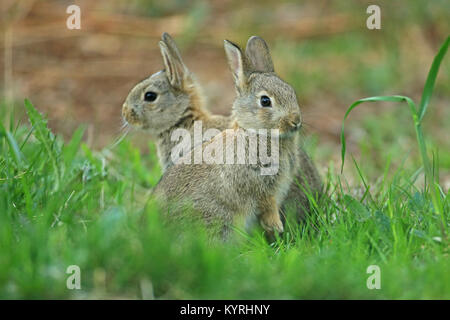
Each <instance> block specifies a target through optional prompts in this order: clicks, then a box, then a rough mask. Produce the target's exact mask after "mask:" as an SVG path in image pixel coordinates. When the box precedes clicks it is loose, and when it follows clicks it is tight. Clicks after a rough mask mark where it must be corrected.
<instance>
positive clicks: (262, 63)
mask: <svg viewBox="0 0 450 320" xmlns="http://www.w3.org/2000/svg"><path fill="white" fill-rule="evenodd" d="M245 54H246V56H247V57H248V59H249V60H250V61H251V63H252V67H253V70H254V71H260V72H274V67H273V62H272V57H271V56H270V51H269V46H268V45H267V43H266V42H265V41H264V40H263V39H262V38H260V37H257V36H252V37H250V39H248V42H247V47H246V49H245Z"/></svg>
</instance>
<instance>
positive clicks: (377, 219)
mask: <svg viewBox="0 0 450 320" xmlns="http://www.w3.org/2000/svg"><path fill="white" fill-rule="evenodd" d="M446 45H447V46H448V39H447V42H446ZM441 53H443V54H445V51H444V52H443V51H442V50H441ZM443 54H442V55H441V56H439V55H438V56H437V60H439V61H438V63H437V65H436V64H434V66H435V67H437V68H438V67H439V63H440V59H442V57H443ZM435 62H436V61H435ZM433 70H434V71H433ZM437 71H438V69H436V68H435V69H433V68H431V71H430V74H429V78H428V81H427V83H426V85H425V90H424V93H423V97H425V98H424V99H423V100H422V101H421V102H420V103H419V102H417V103H416V105H410V108H408V105H407V104H406V103H405V102H404V100H405V98H400V97H390V98H374V99H372V100H387V101H390V102H384V103H386V104H389V103H390V104H393V105H394V106H395V108H392V110H391V111H389V112H387V113H385V114H384V116H380V117H377V116H372V117H367V118H365V120H364V121H363V123H362V124H361V125H362V126H363V127H365V128H367V132H369V133H370V132H372V131H371V130H373V128H383V131H382V133H383V134H386V133H387V134H388V133H389V132H395V134H396V137H397V138H398V139H393V140H392V141H391V142H390V144H389V145H387V146H386V145H383V144H382V143H380V141H385V140H386V139H384V138H383V137H382V134H380V132H379V131H377V130H374V131H375V132H373V134H369V135H367V136H365V138H364V139H363V140H361V142H360V147H361V150H362V155H361V158H362V159H364V156H365V154H364V152H365V150H366V152H367V153H369V152H372V153H373V152H376V153H377V154H378V156H377V158H376V159H368V160H367V161H358V160H356V159H353V158H352V156H351V154H350V153H349V152H348V151H347V154H346V156H345V158H346V162H345V166H346V167H351V170H348V171H345V172H350V171H351V172H353V173H354V174H353V175H351V174H350V173H346V174H341V171H340V167H339V165H338V164H335V163H333V162H330V164H329V167H328V170H327V174H326V175H324V176H323V179H324V182H325V185H326V194H327V196H326V197H324V198H323V199H322V200H321V201H320V202H314V201H313V200H312V208H313V209H312V210H311V212H310V216H309V218H308V219H307V221H306V222H305V223H304V224H301V225H297V224H290V225H288V226H286V228H285V229H286V232H285V233H284V234H283V235H282V236H281V237H279V238H278V239H277V240H276V241H275V242H273V243H268V242H267V241H266V239H265V237H264V235H263V233H262V231H261V230H259V229H258V230H255V231H253V232H251V233H247V232H245V231H243V230H236V232H235V237H234V239H233V241H231V242H228V243H221V242H213V243H211V242H209V241H207V237H206V235H205V234H204V232H202V230H201V229H198V228H194V229H193V230H178V229H177V228H176V227H173V226H167V225H166V224H164V222H163V220H162V217H161V213H160V212H158V209H157V207H156V206H155V204H154V203H153V202H152V201H151V198H150V192H151V187H152V186H154V185H155V184H156V183H157V182H158V180H159V178H160V176H161V172H160V168H159V165H158V163H157V158H156V153H155V147H154V146H153V145H152V144H151V143H149V146H148V147H149V150H150V152H149V153H148V155H145V156H144V155H142V154H141V152H140V149H139V148H137V147H136V146H134V145H133V139H132V138H129V137H125V138H123V139H118V140H117V141H112V142H111V144H110V145H109V146H108V147H105V148H103V149H101V150H94V149H91V148H89V147H88V146H87V144H85V143H84V142H83V136H84V131H85V130H84V129H83V127H81V128H80V129H78V130H76V131H75V132H74V133H73V135H72V137H71V139H67V140H66V141H64V140H63V138H62V137H60V136H58V135H56V136H55V135H54V134H52V132H51V131H50V130H49V129H48V126H47V122H46V120H45V117H43V116H42V115H41V114H40V113H39V112H38V111H37V110H36V109H35V108H34V107H33V105H32V104H31V102H29V101H28V100H26V101H25V104H24V106H23V108H24V110H26V114H27V120H28V123H25V122H23V121H19V120H18V119H16V118H15V117H14V116H12V115H11V114H9V115H7V112H6V110H8V108H7V106H2V108H1V111H0V119H1V121H0V123H3V124H1V125H0V298H3V299H17V298H19V299H21V298H32V299H36V298H44V299H45V298H52V299H53V298H62V299H79V298H88V299H97V298H133V299H135V298H137V299H141V298H144V299H152V298H156V299H335V298H339V299H341V298H342V299H360V298H363V299H405V298H406V299H407V298H411V299H436V298H438V299H450V273H449V270H450V262H449V258H448V255H449V248H450V247H449V244H450V243H449V239H448V233H449V222H450V220H449V211H450V193H449V192H448V190H447V191H445V189H444V188H441V187H438V184H437V177H438V176H439V175H438V174H436V172H438V169H439V167H440V161H439V159H443V161H444V163H447V164H446V166H447V167H448V159H449V158H450V150H448V148H445V147H441V145H440V142H439V141H438V140H437V139H435V138H434V137H432V136H431V135H430V136H429V135H427V132H426V131H425V130H424V129H422V120H423V121H424V122H426V117H425V118H423V119H422V115H425V112H426V111H427V105H428V102H429V99H428V97H429V98H430V99H431V92H432V89H433V86H434V83H433V81H434V80H433V78H436V74H437ZM362 107H368V108H370V106H369V105H367V106H366V105H359V106H358V108H362ZM431 108H432V106H430V109H431ZM411 115H412V117H411ZM350 117H351V115H350ZM412 119H413V120H412ZM350 125H351V124H348V123H346V129H349V126H350ZM405 128H406V129H405ZM397 129H398V130H397ZM414 130H416V131H414ZM422 131H425V132H422ZM422 133H423V135H422ZM401 141H402V142H403V144H404V143H407V144H408V145H409V146H410V148H411V149H412V150H413V151H412V153H411V154H405V152H404V150H403V149H402V143H401ZM397 144H398V145H397ZM307 146H308V148H309V151H310V152H311V153H312V154H313V155H314V157H318V156H319V155H323V154H324V153H325V151H324V150H321V146H320V145H317V144H316V143H314V141H312V142H311V143H308V144H307ZM370 146H372V147H373V148H372V147H370ZM411 146H412V147H411ZM426 147H428V149H424V148H426ZM344 150H345V149H344ZM366 156H367V155H366ZM367 157H368V158H370V157H369V156H367ZM347 175H348V176H347ZM424 177H426V179H425V178H424ZM71 265H76V266H79V268H80V271H81V289H80V290H76V289H75V290H70V289H68V288H67V279H68V277H69V276H70V274H68V273H67V272H66V271H67V269H68V267H69V266H71ZM373 265H376V266H378V267H379V271H380V274H379V275H380V285H381V287H380V289H369V288H368V279H369V277H370V276H371V275H372V273H371V272H370V273H368V272H367V270H368V268H369V266H373ZM369 280H370V279H369ZM369 283H371V281H369ZM369 287H370V286H369Z"/></svg>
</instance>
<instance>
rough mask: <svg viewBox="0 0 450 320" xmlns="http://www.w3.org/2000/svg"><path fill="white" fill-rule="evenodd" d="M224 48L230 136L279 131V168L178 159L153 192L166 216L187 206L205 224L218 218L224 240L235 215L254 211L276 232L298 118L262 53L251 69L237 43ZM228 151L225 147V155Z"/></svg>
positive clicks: (293, 163) (290, 94)
mask: <svg viewBox="0 0 450 320" xmlns="http://www.w3.org/2000/svg"><path fill="white" fill-rule="evenodd" d="M253 41H257V42H259V41H263V40H262V39H260V38H256V37H252V38H251V39H250V40H249V44H250V45H251V43H252V42H253ZM225 51H226V53H227V57H228V62H229V65H230V69H231V71H232V74H233V76H234V79H235V85H236V89H237V97H236V100H235V101H234V104H233V118H234V122H233V129H231V130H230V131H231V136H232V137H234V138H235V139H236V138H237V136H238V135H239V134H241V132H242V131H241V130H242V129H279V130H280V133H281V139H280V148H279V169H278V171H277V173H276V174H274V175H267V176H264V175H261V163H258V164H257V165H250V164H233V165H227V164H198V165H192V164H189V165H187V164H182V163H178V164H175V165H174V166H171V167H169V168H168V169H167V171H166V173H165V174H164V176H163V178H162V179H161V181H160V183H159V184H158V185H157V186H156V188H155V190H154V194H155V195H156V197H157V198H158V199H159V200H161V202H162V203H165V204H168V205H169V207H170V214H174V215H177V214H178V213H179V212H177V211H181V208H184V207H185V205H187V204H192V206H193V208H194V209H195V210H196V211H198V212H200V213H201V214H202V216H203V218H204V219H205V221H206V222H207V224H208V225H216V223H217V221H219V225H222V228H221V230H220V233H221V235H222V236H223V237H224V238H227V237H228V235H229V230H230V227H231V225H232V224H233V222H234V221H235V220H236V218H237V217H238V216H239V215H244V216H246V217H247V216H251V215H253V214H258V215H259V220H260V222H261V225H262V226H263V227H264V228H265V229H266V230H267V231H269V232H273V231H278V232H281V231H283V225H282V222H281V219H280V215H279V211H278V209H279V204H280V203H282V202H283V200H284V198H285V197H286V195H287V193H288V191H289V188H290V185H291V182H292V179H293V177H294V176H295V174H296V172H297V170H298V164H299V162H298V158H299V151H298V150H299V149H298V147H297V146H298V143H299V142H298V139H299V135H298V134H297V132H296V131H297V130H298V128H299V126H300V123H301V116H300V108H299V106H298V103H297V98H296V95H295V92H294V90H293V89H292V87H291V86H289V85H288V84H287V83H285V82H284V81H282V80H281V79H280V78H279V77H278V76H277V75H276V74H275V73H274V72H273V68H272V69H269V68H266V67H267V66H268V65H267V61H266V60H264V59H267V56H268V55H269V53H268V52H266V53H265V54H263V55H258V56H255V57H252V58H254V59H258V60H259V59H263V60H259V61H258V65H259V66H260V68H259V70H257V71H256V72H255V71H254V70H253V69H252V68H251V65H252V63H249V59H248V58H246V57H245V56H244V55H243V54H242V52H241V50H240V49H239V47H237V46H236V45H234V44H232V43H231V42H227V41H226V42H225ZM269 58H270V56H269ZM270 62H271V59H270ZM262 95H267V96H268V97H270V99H271V102H272V103H273V107H271V108H264V107H263V106H261V104H260V97H261V96H262ZM227 132H228V131H224V132H222V134H220V135H218V136H216V137H215V138H214V139H213V140H212V141H210V142H206V143H204V144H203V145H202V146H198V147H197V148H201V149H202V150H203V149H204V148H205V147H206V146H207V145H208V144H209V143H213V141H214V140H216V139H223V138H224V136H226V134H227ZM247 148H248V145H247ZM228 151H229V150H228V149H226V150H225V153H228ZM194 152H195V150H194V151H193V152H192V153H194ZM246 152H248V149H247V150H246Z"/></svg>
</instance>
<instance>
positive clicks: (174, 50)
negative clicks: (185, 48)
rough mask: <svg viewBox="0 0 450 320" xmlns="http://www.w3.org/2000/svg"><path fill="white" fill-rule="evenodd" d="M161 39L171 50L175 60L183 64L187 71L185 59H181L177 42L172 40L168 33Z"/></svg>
mask: <svg viewBox="0 0 450 320" xmlns="http://www.w3.org/2000/svg"><path fill="white" fill-rule="evenodd" d="M161 39H162V41H163V42H164V43H165V44H166V45H167V47H168V48H169V50H170V52H171V54H172V56H173V57H174V58H176V59H177V60H178V62H179V63H181V64H182V65H183V67H184V68H185V69H187V67H186V65H185V64H184V62H183V59H181V54H180V50H178V47H177V45H176V43H175V41H174V40H173V39H172V37H171V36H170V35H169V34H168V33H167V32H164V33H163V34H162V37H161Z"/></svg>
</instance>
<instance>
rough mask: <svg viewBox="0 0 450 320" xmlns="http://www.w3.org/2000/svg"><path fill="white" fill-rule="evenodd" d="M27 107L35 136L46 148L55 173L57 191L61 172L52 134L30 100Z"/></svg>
mask: <svg viewBox="0 0 450 320" xmlns="http://www.w3.org/2000/svg"><path fill="white" fill-rule="evenodd" d="M25 107H26V109H27V114H28V118H29V119H30V122H31V124H32V126H33V127H34V129H35V130H34V135H35V137H36V138H37V139H38V140H39V142H40V143H41V144H42V145H43V146H44V149H45V151H46V152H47V156H48V157H49V158H50V160H51V163H52V166H53V171H54V174H55V186H54V189H55V190H57V189H58V188H59V186H60V182H61V178H60V171H59V167H58V160H57V154H56V152H55V150H54V147H53V143H54V141H53V140H52V139H51V136H52V134H51V132H50V130H49V129H48V127H47V121H46V120H45V119H44V118H43V117H42V115H41V114H40V113H39V112H38V111H37V110H36V109H35V108H34V106H33V105H32V104H31V102H30V101H29V100H28V99H25Z"/></svg>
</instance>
